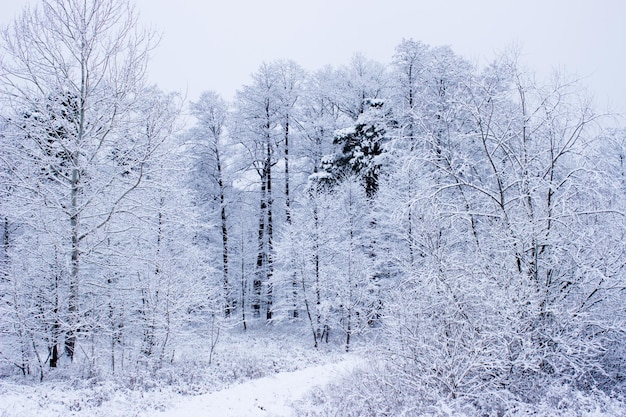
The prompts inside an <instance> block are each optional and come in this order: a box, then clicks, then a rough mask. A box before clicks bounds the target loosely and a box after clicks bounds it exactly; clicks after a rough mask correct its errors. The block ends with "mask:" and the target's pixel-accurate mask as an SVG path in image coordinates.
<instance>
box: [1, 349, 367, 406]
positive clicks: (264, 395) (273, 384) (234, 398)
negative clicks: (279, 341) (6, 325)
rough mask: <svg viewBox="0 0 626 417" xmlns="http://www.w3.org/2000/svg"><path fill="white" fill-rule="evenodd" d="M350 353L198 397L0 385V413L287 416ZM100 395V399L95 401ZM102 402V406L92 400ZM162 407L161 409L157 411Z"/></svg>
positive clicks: (342, 368)
mask: <svg viewBox="0 0 626 417" xmlns="http://www.w3.org/2000/svg"><path fill="white" fill-rule="evenodd" d="M357 364H358V360H357V359H356V357H354V356H347V357H346V358H344V359H342V360H341V361H339V362H335V363H328V364H324V365H316V366H311V367H308V368H304V369H300V370H297V371H292V372H280V373H277V374H275V375H272V376H268V377H264V378H259V379H254V380H250V381H247V382H244V383H238V384H234V385H232V386H230V387H227V388H224V389H222V390H219V391H216V392H212V393H209V394H203V395H197V396H180V395H174V394H173V393H172V392H168V391H160V392H159V391H157V392H136V391H117V390H115V389H113V388H112V387H108V389H107V387H106V386H104V387H99V388H98V390H99V392H97V391H96V392H94V391H90V392H86V391H85V390H84V389H77V390H72V389H71V387H68V386H65V387H61V388H59V389H51V387H50V386H49V385H41V386H24V385H18V384H8V383H2V384H1V385H0V417H32V416H37V417H53V416H55V417H56V416H64V417H65V416H100V417H113V416H115V417H117V416H120V417H121V416H125V417H130V416H134V417H144V416H146V417H147V416H155V417H157V416H158V417H204V416H211V417H254V416H265V417H286V416H293V415H294V414H293V413H292V407H291V405H292V403H293V402H295V401H297V400H299V399H301V398H302V397H303V396H304V395H305V394H306V393H307V392H308V391H309V390H310V389H312V388H314V387H319V386H323V385H325V384H326V383H328V382H330V381H332V380H334V379H336V378H339V377H340V376H341V375H342V374H343V373H346V372H349V371H350V370H351V369H354V367H355V366H357ZM98 399H100V400H98ZM98 401H102V404H97V402H98ZM158 410H162V411H158Z"/></svg>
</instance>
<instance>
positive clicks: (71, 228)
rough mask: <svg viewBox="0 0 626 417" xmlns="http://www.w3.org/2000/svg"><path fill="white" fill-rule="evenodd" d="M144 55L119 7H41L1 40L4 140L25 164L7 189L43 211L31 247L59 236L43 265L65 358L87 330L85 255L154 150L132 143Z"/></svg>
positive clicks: (70, 3)
mask: <svg viewBox="0 0 626 417" xmlns="http://www.w3.org/2000/svg"><path fill="white" fill-rule="evenodd" d="M153 46H154V36H153V34H152V33H151V32H150V31H146V30H142V29H139V28H138V22H137V16H136V14H135V12H134V10H133V8H132V6H131V5H130V3H128V2H127V1H125V0H110V1H99V0H98V1H96V0H90V1H77V0H49V1H43V2H42V3H41V4H40V5H38V7H36V8H33V9H26V10H25V11H24V12H23V13H22V15H21V16H20V17H18V18H17V19H16V21H15V22H14V23H13V25H12V26H11V27H10V28H8V29H6V30H5V31H4V32H3V34H2V61H1V63H0V95H1V97H2V100H3V102H4V104H5V107H6V108H9V109H11V110H12V112H13V114H12V115H10V116H8V117H9V119H10V121H11V123H12V124H13V125H14V126H15V127H16V128H17V129H18V132H19V133H18V134H17V135H16V136H15V137H13V138H12V139H13V141H14V143H15V144H17V143H19V146H18V147H17V149H18V151H19V152H20V155H21V158H23V159H24V160H25V161H28V162H27V163H28V164H30V174H29V175H28V176H24V177H21V178H20V179H19V180H18V184H16V185H17V186H18V187H20V188H21V190H22V191H21V192H22V196H23V198H25V199H26V200H27V201H29V202H31V203H32V206H31V207H32V211H31V215H32V216H33V217H32V219H33V220H34V221H36V220H35V218H36V217H37V212H38V210H41V209H42V208H43V207H45V208H46V213H47V215H46V216H47V217H46V218H45V219H42V220H43V221H44V225H42V226H43V227H42V228H39V229H38V230H39V231H38V232H37V233H38V234H39V237H38V238H39V239H48V238H49V239H52V240H50V241H51V242H52V241H54V240H55V239H56V237H57V236H59V239H58V243H56V244H54V247H55V248H56V249H55V252H54V253H55V255H52V252H51V253H50V255H46V258H45V260H44V262H46V261H47V262H48V263H50V262H52V259H50V256H55V257H56V256H58V257H59V259H58V264H59V265H60V267H61V268H62V271H61V274H62V275H63V276H67V282H66V283H65V284H64V285H66V288H65V289H64V290H65V291H67V299H66V300H65V302H66V304H65V305H64V306H63V308H62V311H63V320H62V330H61V333H62V336H61V337H62V338H63V339H64V342H63V344H64V350H65V353H66V355H67V357H68V358H69V359H73V358H74V356H75V354H76V352H77V343H78V339H79V335H86V334H87V333H88V332H89V328H90V324H89V323H86V322H85V320H84V317H85V313H86V312H85V311H81V310H82V309H83V308H86V307H85V306H86V305H87V303H86V299H85V297H86V294H88V293H90V291H86V286H87V285H89V284H90V282H89V281H90V278H89V277H91V276H93V274H92V272H93V271H91V270H90V269H89V263H90V254H91V253H93V251H94V250H95V249H96V248H97V247H98V245H99V242H100V241H101V238H102V236H101V233H102V231H103V230H104V228H105V226H106V225H107V224H108V223H109V222H110V221H111V220H112V219H113V218H114V217H115V216H116V214H117V212H118V210H119V209H120V205H121V203H122V202H123V201H124V199H125V198H126V197H127V196H128V194H129V193H130V192H131V191H132V190H133V189H135V188H136V187H137V186H138V185H139V184H140V183H141V181H142V179H143V169H144V166H145V164H146V162H147V161H148V160H149V158H150V154H151V151H152V149H153V148H152V145H153V144H151V143H146V142H145V141H142V140H139V139H138V138H136V137H135V136H134V128H135V124H134V123H135V122H134V120H133V116H134V112H133V109H134V108H135V106H136V103H137V102H138V99H139V98H140V96H141V92H142V89H143V79H144V75H145V70H146V65H147V60H148V53H149V51H150V49H151V48H152V47H153ZM46 224H47V225H53V224H54V225H56V226H59V230H53V229H49V228H47V227H45V225H46ZM60 225H62V227H61V226H60ZM56 226H55V228H57V227H56ZM34 230H37V228H36V229H34ZM34 230H33V233H34ZM45 236H48V238H45ZM46 275H48V276H46V277H45V278H44V280H45V281H48V282H49V281H50V280H54V279H55V278H54V276H50V275H49V274H46ZM52 275H54V274H52Z"/></svg>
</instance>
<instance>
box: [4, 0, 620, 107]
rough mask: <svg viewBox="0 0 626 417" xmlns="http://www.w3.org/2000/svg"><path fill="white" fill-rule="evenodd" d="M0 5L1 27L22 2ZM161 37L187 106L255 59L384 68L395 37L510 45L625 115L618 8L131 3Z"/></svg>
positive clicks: (573, 1) (486, 55) (411, 2)
mask: <svg viewBox="0 0 626 417" xmlns="http://www.w3.org/2000/svg"><path fill="white" fill-rule="evenodd" d="M35 2H36V0H0V4H2V6H3V7H2V8H1V9H0V10H2V12H1V13H2V15H1V19H2V23H3V24H5V23H8V22H9V21H10V19H11V17H12V16H13V15H14V14H15V13H16V12H17V11H19V10H20V9H21V6H22V5H24V4H26V3H31V4H34V3H35ZM136 5H137V9H138V11H139V12H140V15H141V18H142V20H143V21H144V22H145V23H147V24H151V25H153V26H154V27H155V28H157V29H159V30H160V31H161V32H162V33H163V38H162V41H161V43H160V45H159V47H158V48H157V49H156V50H155V51H154V53H153V58H152V63H151V67H150V76H151V78H152V80H153V81H155V82H156V83H157V84H158V85H159V86H160V87H161V88H163V89H165V90H180V91H187V92H188V98H189V99H190V100H195V99H196V98H197V97H198V95H199V93H200V92H201V91H203V90H207V89H213V90H216V91H218V92H219V93H221V94H222V95H223V96H224V97H225V98H227V99H230V98H232V97H233V96H234V93H235V91H236V90H237V89H238V88H240V87H241V85H243V84H246V83H248V82H249V81H250V74H252V73H253V72H255V71H256V69H257V68H258V67H259V65H260V64H261V63H262V62H263V61H268V62H269V61H272V60H274V59H293V60H295V61H296V62H298V63H299V64H300V65H302V66H303V67H305V68H307V69H317V68H320V67H322V66H324V65H327V64H330V65H333V66H339V65H343V64H345V63H347V62H348V61H349V60H350V58H351V57H352V55H353V54H354V53H355V52H362V53H364V54H365V55H366V56H368V57H369V58H372V59H376V60H379V61H381V62H384V63H387V62H389V61H390V59H391V56H392V55H393V51H394V47H395V46H396V45H398V44H399V43H400V41H401V40H402V39H403V38H406V39H411V38H412V39H413V40H419V41H422V42H424V43H426V44H430V45H432V46H440V45H450V46H451V47H452V49H453V50H454V51H455V52H456V53H458V54H460V55H461V56H464V57H465V58H468V59H470V60H472V61H474V62H479V63H485V62H487V61H488V60H489V59H491V57H493V55H494V53H496V52H497V51H499V50H502V49H504V48H507V47H508V46H510V45H512V44H514V43H515V44H517V45H519V46H520V47H521V48H522V51H523V60H524V61H525V63H526V64H527V65H528V66H529V67H530V68H532V69H533V70H535V71H536V72H537V73H538V75H539V76H541V77H544V76H546V75H548V74H549V73H550V71H551V70H553V69H562V70H565V71H567V72H569V73H574V74H576V75H578V76H581V77H584V78H585V84H586V85H587V86H588V87H589V89H590V90H591V91H592V92H593V94H594V96H595V97H596V103H597V104H598V106H599V108H600V109H606V107H607V106H608V105H611V106H612V109H613V110H615V111H622V112H624V111H626V20H625V19H626V1H624V0H428V1H424V0H384V1H383V0H308V1H299V0H213V1H206V0H136Z"/></svg>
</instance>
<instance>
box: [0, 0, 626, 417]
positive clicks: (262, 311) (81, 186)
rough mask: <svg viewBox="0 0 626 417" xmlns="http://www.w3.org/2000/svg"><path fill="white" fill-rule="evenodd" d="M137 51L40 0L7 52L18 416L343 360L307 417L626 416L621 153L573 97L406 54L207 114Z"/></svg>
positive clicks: (117, 28) (288, 64)
mask: <svg viewBox="0 0 626 417" xmlns="http://www.w3.org/2000/svg"><path fill="white" fill-rule="evenodd" d="M142 27H144V25H143V22H141V20H139V19H138V16H137V14H136V13H135V12H134V11H133V8H132V3H129V2H127V0H88V1H82V0H81V1H78V0H43V1H41V2H40V3H38V4H37V6H36V7H33V8H30V9H25V10H24V11H23V13H22V14H20V15H19V16H18V17H17V18H16V20H15V21H14V23H13V24H11V25H10V26H8V27H6V28H5V29H4V31H3V32H2V37H1V39H0V142H1V144H0V220H1V226H0V231H1V232H2V247H1V253H0V402H4V401H5V400H6V399H7V398H8V397H7V396H8V395H9V394H7V392H13V391H15V392H21V393H29V392H33V390H34V392H40V393H41V392H44V391H45V392H47V397H46V398H47V399H46V400H45V401H44V400H42V399H40V400H39V402H40V404H43V405H41V406H40V407H41V410H39V411H38V412H37V413H38V415H40V416H47V415H57V414H46V411H45V410H46V409H47V410H52V409H54V410H65V411H66V412H67V413H65V414H63V415H102V416H109V415H118V414H114V412H113V411H106V408H107V404H109V403H111V402H112V401H113V399H114V398H117V397H115V396H116V395H122V394H119V393H120V392H121V393H125V394H123V395H126V397H127V398H131V399H132V401H139V400H137V398H139V396H140V397H141V398H143V401H144V403H141V404H142V405H141V407H142V408H141V409H138V410H135V411H134V414H133V413H131V412H128V410H126V411H119V410H118V412H119V413H120V414H119V415H137V416H138V415H142V416H143V415H159V413H160V411H164V410H167V409H168V407H169V406H168V405H167V400H163V401H164V402H165V404H160V403H159V404H156V403H152V402H150V403H148V402H149V401H153V402H157V400H156V399H155V397H157V396H159V395H161V396H165V397H164V398H172V397H168V396H166V395H165V394H163V392H165V391H166V390H168V389H169V390H170V391H167V392H170V394H168V395H170V396H174V395H175V394H174V393H177V394H176V395H179V394H180V395H183V396H192V395H197V394H204V393H207V392H212V391H216V390H218V389H220V387H223V386H226V385H228V384H233V383H238V382H242V381H245V380H249V379H253V378H259V377H263V376H266V375H270V374H278V373H280V372H284V371H294V370H296V369H301V368H304V367H307V366H310V365H311V364H316V365H323V364H326V363H334V362H337V361H342V360H345V359H344V358H346V357H349V358H352V359H351V360H357V362H358V363H359V364H360V365H359V366H358V367H355V369H354V370H352V371H351V372H348V373H347V374H346V375H345V376H344V377H342V378H336V379H334V380H333V381H332V382H331V383H329V384H328V385H326V386H321V387H318V388H317V389H316V390H314V391H313V392H312V393H309V394H307V395H306V396H305V397H304V399H301V400H300V401H299V403H298V404H296V405H294V407H296V408H295V410H296V411H294V413H295V414H293V415H299V416H401V415H404V416H421V415H428V416H448V415H455V416H456V415H458V416H483V415H484V416H518V415H520V416H521V415H524V416H526V415H546V416H550V415H559V416H560V415H562V416H566V415H567V416H570V415H576V416H578V415H580V416H583V415H584V416H592V415H594V416H595V415H615V416H617V415H623V413H626V405H625V404H626V403H625V402H624V400H623V396H624V395H625V393H626V380H625V378H626V363H625V361H626V343H625V342H626V334H625V332H626V316H625V308H626V246H625V244H624V242H626V218H625V215H626V130H620V129H615V128H609V126H613V125H614V123H612V122H614V120H615V119H614V117H615V115H611V114H608V113H603V112H602V111H600V110H599V109H597V108H595V106H594V104H593V102H592V100H591V99H590V98H589V96H588V95H587V93H586V92H585V88H584V85H583V84H582V83H581V82H579V81H578V80H577V79H575V78H572V77H570V76H568V75H567V74H562V73H561V74H555V75H554V76H553V77H549V78H547V79H537V77H535V76H534V75H533V72H532V69H529V68H526V67H524V65H523V63H522V62H521V60H520V58H519V53H518V51H516V50H514V49H511V50H509V51H506V52H504V53H501V54H499V55H498V56H497V57H496V58H495V59H493V60H492V62H490V63H489V64H487V65H482V66H480V67H478V66H476V65H474V64H472V63H471V62H470V61H468V60H466V59H465V58H463V57H461V56H459V55H456V54H455V53H454V52H453V51H452V50H451V49H450V48H449V47H442V46H436V45H427V44H424V43H421V42H419V41H417V40H409V39H405V40H398V41H399V42H398V45H397V47H396V48H395V51H394V55H393V60H392V61H391V62H384V63H383V62H376V61H374V60H371V59H369V58H368V57H367V56H366V55H365V54H361V53H357V54H355V55H353V56H352V57H346V62H347V64H346V65H344V66H341V67H337V68H335V67H330V66H327V67H323V68H321V69H319V70H317V71H305V70H304V69H303V68H302V67H301V66H299V64H298V63H296V62H293V61H289V60H281V61H272V62H266V63H264V64H262V65H261V66H260V67H259V68H258V69H256V71H255V72H254V73H253V74H252V76H251V78H250V79H249V80H248V81H247V82H246V81H245V80H242V81H243V82H246V83H245V84H243V85H242V86H241V88H240V89H239V90H238V91H237V94H236V97H235V98H234V99H233V100H230V101H227V100H225V99H223V98H222V97H220V96H219V95H218V94H217V93H215V92H213V91H209V90H208V91H206V92H204V93H203V94H202V95H201V96H200V98H199V99H198V100H195V101H190V102H188V101H186V100H184V99H183V97H182V96H181V95H180V94H179V93H173V92H167V91H162V90H160V89H159V88H158V86H154V85H150V84H149V83H148V82H147V81H146V74H147V72H148V71H149V64H150V63H149V58H150V53H151V51H152V50H153V48H155V47H158V46H157V43H158V42H157V40H158V36H157V34H156V33H154V32H152V31H150V30H148V29H142ZM215 82H219V81H215V80H207V86H209V85H211V83H215ZM354 358H356V359H354ZM46 384H48V385H46ZM42 387H44V388H42ZM59 387H65V388H64V389H65V390H66V391H68V390H78V392H80V393H81V394H80V397H77V398H76V399H74V400H72V401H71V404H70V403H68V404H59V403H58V402H57V403H53V400H52V399H51V398H53V397H55V396H56V395H57V394H55V391H54V390H55V389H60V390H63V388H59ZM11 390H13V391H11ZM29 390H30V391H29ZM37 390H39V391H37ZM149 392H153V393H156V394H154V395H153V397H149V394H148V393H149ZM159 392H160V393H161V394H159ZM115 393H118V394H115ZM138 393H141V394H138ZM143 393H146V397H144V395H143ZM3 395H4V397H3ZM16 395H17V394H16ZM33 395H34V394H33ZM48 396H49V397H50V398H48ZM23 397H24V398H26V397H27V394H23ZM1 398H4V400H2V399H1ZM146 398H151V399H150V400H146ZM24 401H27V400H24ZM31 401H32V400H31ZM46 401H47V402H46ZM68 401H69V400H68ZM132 401H131V402H132ZM6 404H7V405H8V402H7V403H6ZM77 404H78V405H77ZM53 406H54V407H57V408H50V407H53ZM59 407H61V408H59ZM63 407H67V408H63ZM72 407H74V408H72ZM150 407H153V408H150ZM67 410H72V412H75V413H78V414H68V413H69V411H67ZM209 410H210V408H209ZM31 411H32V409H31ZM48 412H51V411H48ZM57 412H59V413H61V412H60V411H57ZM142 412H143V413H147V414H141V413H142ZM10 413H11V410H10V409H6V410H5V409H3V411H0V415H2V416H10V415H13V414H10ZM594 413H597V414H594ZM16 415H18V414H16ZM19 415H29V414H28V412H24V414H19ZM59 415H60V414H59ZM206 415H211V414H210V413H208V414H206ZM281 415H282V414H281Z"/></svg>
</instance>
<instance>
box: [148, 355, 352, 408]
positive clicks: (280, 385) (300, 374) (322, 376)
mask: <svg viewBox="0 0 626 417" xmlns="http://www.w3.org/2000/svg"><path fill="white" fill-rule="evenodd" d="M357 363H358V362H357V359H356V358H354V357H349V358H347V359H344V360H343V361H341V362H339V363H332V364H326V365H318V366H313V367H310V368H306V369H301V370H298V371H294V372H281V373H278V374H276V375H272V376H269V377H265V378H260V379H256V380H252V381H248V382H245V383H242V384H239V385H235V386H232V387H230V388H227V389H224V390H221V391H217V392H213V393H210V394H205V395H200V396H197V397H192V398H191V399H186V400H184V401H183V402H181V403H179V404H178V405H176V406H174V407H173V408H172V409H171V410H168V411H166V412H164V413H163V414H162V415H160V416H159V417H196V416H197V417H200V416H211V417H254V416H265V417H269V416H271V417H288V416H294V414H293V412H292V411H293V409H292V406H291V405H292V404H293V403H294V402H295V401H297V400H299V399H301V398H302V397H303V396H304V395H305V394H306V393H307V392H308V391H309V390H311V389H312V388H314V387H316V386H323V385H325V384H326V383H328V382H330V381H331V380H333V379H335V378H338V377H340V376H341V374H343V373H346V372H349V371H350V370H351V369H353V368H354V367H355V366H356V365H357Z"/></svg>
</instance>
